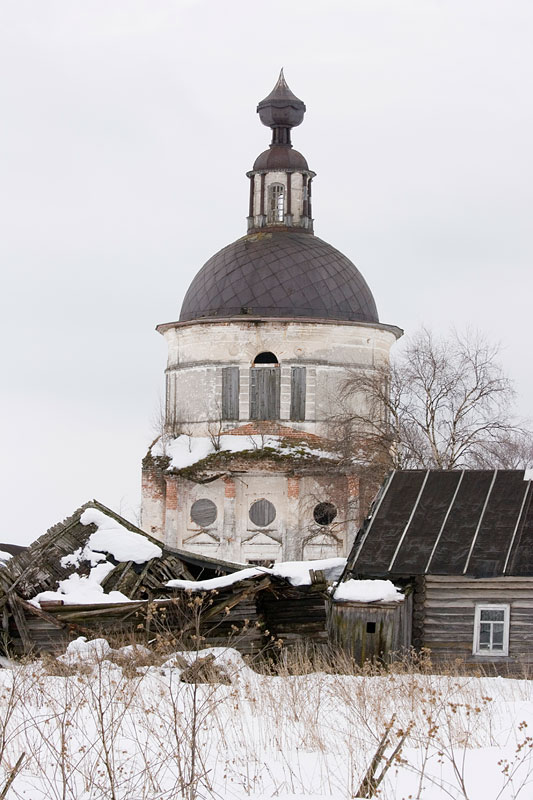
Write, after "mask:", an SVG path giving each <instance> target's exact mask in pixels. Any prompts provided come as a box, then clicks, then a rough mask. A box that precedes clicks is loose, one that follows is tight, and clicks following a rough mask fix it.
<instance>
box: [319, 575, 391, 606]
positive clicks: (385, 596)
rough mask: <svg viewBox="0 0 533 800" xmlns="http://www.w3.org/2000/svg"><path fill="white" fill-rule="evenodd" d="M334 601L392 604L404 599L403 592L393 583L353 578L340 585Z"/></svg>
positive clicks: (334, 595) (336, 590)
mask: <svg viewBox="0 0 533 800" xmlns="http://www.w3.org/2000/svg"><path fill="white" fill-rule="evenodd" d="M333 599H334V600H352V601H353V602H357V603H377V602H380V601H381V602H382V603H390V602H393V601H401V600H403V599H404V595H403V594H402V592H401V591H400V590H399V589H397V588H396V586H394V584H393V583H392V582H391V581H379V580H374V581H372V580H364V581H357V580H354V579H353V578H352V579H350V580H349V581H345V582H344V583H340V584H339V585H338V586H337V588H336V589H335V592H334V594H333Z"/></svg>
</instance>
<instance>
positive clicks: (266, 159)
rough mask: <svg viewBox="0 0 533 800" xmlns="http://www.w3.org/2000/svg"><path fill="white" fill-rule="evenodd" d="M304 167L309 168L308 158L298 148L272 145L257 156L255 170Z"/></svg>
mask: <svg viewBox="0 0 533 800" xmlns="http://www.w3.org/2000/svg"><path fill="white" fill-rule="evenodd" d="M263 169H264V170H270V169H272V170H276V169H303V170H308V169H309V167H308V165H307V161H306V159H305V158H304V157H303V155H302V154H301V153H299V152H298V150H293V149H292V148H289V147H280V146H279V145H275V144H274V145H272V146H271V147H270V148H269V149H268V150H265V151H264V152H263V153H261V155H259V156H257V158H256V159H255V162H254V166H253V170H254V171H255V170H263Z"/></svg>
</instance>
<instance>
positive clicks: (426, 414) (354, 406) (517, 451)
mask: <svg viewBox="0 0 533 800" xmlns="http://www.w3.org/2000/svg"><path fill="white" fill-rule="evenodd" d="M513 404H514V390H513V388H512V385H511V383H510V381H509V379H508V378H507V377H506V376H505V374H504V372H503V370H502V368H501V366H500V364H499V361H498V347H497V346H494V345H491V344H490V343H489V342H488V341H487V340H486V339H485V338H484V337H483V336H481V335H479V334H471V333H469V334H466V335H460V334H458V333H456V332H452V333H451V334H450V335H449V336H447V337H442V338H439V337H436V336H434V335H433V334H432V333H431V332H430V331H429V330H427V329H425V328H423V329H422V330H421V331H419V332H418V333H417V334H415V335H414V336H413V337H412V338H411V339H410V340H408V341H407V342H406V344H405V345H404V347H403V348H401V349H400V351H399V354H398V355H396V357H395V358H394V359H393V361H392V363H391V365H390V366H382V367H380V368H378V369H373V370H372V371H368V372H366V373H365V372H361V371H357V372H355V371H354V373H353V375H352V376H350V378H349V379H348V380H347V381H346V383H345V385H344V387H343V390H342V396H341V402H340V405H341V408H342V411H341V412H340V414H339V415H338V419H337V421H336V424H337V425H344V426H345V429H346V428H348V429H349V431H350V435H348V433H347V430H345V432H344V434H343V436H344V442H345V443H346V441H348V440H350V441H351V446H352V448H354V446H355V450H356V451H357V448H359V449H360V450H361V451H362V452H367V453H370V454H371V460H373V461H375V462H376V461H377V462H378V463H382V464H385V463H387V462H388V466H389V467H397V468H401V469H409V468H417V467H426V468H433V469H457V468H462V467H471V468H475V467H488V466H491V467H503V468H510V467H511V466H512V467H515V468H516V467H518V466H520V467H525V466H528V464H529V463H530V462H531V457H532V454H533V438H532V435H531V433H530V432H529V431H527V430H525V429H524V428H523V427H521V426H519V425H517V424H516V422H515V420H514V418H513V416H512V408H513ZM350 437H351V438H350Z"/></svg>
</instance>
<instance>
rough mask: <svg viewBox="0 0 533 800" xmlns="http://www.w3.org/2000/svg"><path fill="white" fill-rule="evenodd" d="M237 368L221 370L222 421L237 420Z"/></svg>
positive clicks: (238, 386) (238, 385)
mask: <svg viewBox="0 0 533 800" xmlns="http://www.w3.org/2000/svg"><path fill="white" fill-rule="evenodd" d="M239 388H240V384H239V367H223V368H222V419H239Z"/></svg>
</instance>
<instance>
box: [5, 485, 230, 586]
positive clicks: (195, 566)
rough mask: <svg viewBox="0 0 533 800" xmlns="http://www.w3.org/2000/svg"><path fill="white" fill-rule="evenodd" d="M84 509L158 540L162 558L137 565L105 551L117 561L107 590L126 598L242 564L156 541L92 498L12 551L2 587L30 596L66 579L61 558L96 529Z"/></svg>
mask: <svg viewBox="0 0 533 800" xmlns="http://www.w3.org/2000/svg"><path fill="white" fill-rule="evenodd" d="M87 509H96V510H98V511H100V512H102V513H103V514H105V515H106V516H107V517H110V518H111V519H113V520H115V521H116V522H117V523H119V525H121V526H122V527H123V528H125V529H126V530H127V531H131V532H132V533H136V534H139V535H141V536H142V537H144V539H146V540H147V541H148V542H151V543H152V544H154V545H157V546H158V548H160V551H161V557H159V558H153V559H150V560H149V561H148V562H146V563H141V564H135V563H134V562H132V561H118V560H117V559H113V557H112V556H109V560H110V561H111V562H114V563H115V565H116V566H115V569H114V570H113V571H112V572H110V573H109V575H107V577H106V578H105V579H104V580H103V581H102V582H101V585H102V587H103V588H105V592H106V593H108V592H110V591H121V592H124V593H126V594H127V595H128V597H130V598H134V597H137V596H139V593H140V592H141V593H142V589H151V588H153V589H155V588H157V587H158V586H160V585H162V584H164V583H166V581H167V580H171V579H173V578H180V577H183V578H188V579H190V578H196V579H198V578H199V577H205V578H210V577H215V576H217V575H226V574H229V573H231V572H234V571H236V570H239V569H241V568H242V564H231V563H229V562H224V561H218V560H217V559H213V558H209V557H207V556H199V555H197V554H193V553H188V552H186V551H183V550H178V549H175V548H170V547H167V546H166V545H162V543H161V542H160V541H158V540H157V539H154V538H153V537H152V536H150V535H149V534H147V533H146V532H145V531H143V530H141V529H140V528H138V527H137V526H136V525H134V524H133V523H131V522H129V521H128V520H126V519H124V518H123V517H121V516H120V515H119V514H117V513H115V512H114V511H112V510H111V509H109V508H107V507H106V506H104V505H103V504H102V503H99V502H98V501H97V500H91V501H90V502H88V503H85V504H84V505H83V506H81V507H80V508H78V509H77V510H76V511H75V512H74V513H73V514H72V515H71V516H70V517H68V518H67V519H66V520H64V521H63V522H60V523H58V524H57V525H54V526H53V527H52V528H50V529H49V530H48V531H47V532H46V533H45V534H43V536H40V537H39V538H38V539H37V540H36V541H35V542H33V543H32V544H31V545H30V546H29V547H28V548H25V549H24V550H23V551H22V552H20V553H19V554H17V555H14V556H13V558H11V559H10V560H9V561H8V562H7V564H6V566H5V567H3V568H0V591H2V590H3V591H4V592H11V591H16V593H17V594H20V595H21V596H22V597H24V598H31V597H34V596H35V595H37V594H39V593H40V592H46V591H55V590H56V589H57V584H58V582H59V581H62V580H65V579H66V578H67V577H68V576H69V575H70V574H71V573H72V572H73V570H74V568H73V566H71V565H67V566H63V564H62V559H64V558H65V557H68V556H71V555H72V554H73V553H74V552H75V551H77V550H78V549H80V548H82V549H83V548H84V547H85V546H86V545H87V543H88V541H89V537H90V536H91V535H92V534H93V533H94V532H95V531H96V525H94V524H85V525H84V524H83V523H82V522H81V517H82V515H83V512H84V511H86V510H87ZM82 566H83V564H82ZM102 602H104V598H102Z"/></svg>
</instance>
